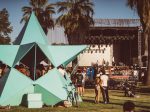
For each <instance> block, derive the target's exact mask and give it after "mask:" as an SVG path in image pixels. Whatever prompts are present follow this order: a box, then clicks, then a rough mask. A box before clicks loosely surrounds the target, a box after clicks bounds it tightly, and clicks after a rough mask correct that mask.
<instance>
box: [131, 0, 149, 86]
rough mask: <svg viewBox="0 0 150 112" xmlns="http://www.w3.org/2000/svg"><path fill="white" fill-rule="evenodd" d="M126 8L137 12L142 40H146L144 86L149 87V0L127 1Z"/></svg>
mask: <svg viewBox="0 0 150 112" xmlns="http://www.w3.org/2000/svg"><path fill="white" fill-rule="evenodd" d="M128 6H129V7H130V8H131V9H133V10H136V11H137V13H138V15H139V17H140V21H141V24H142V27H143V32H144V38H145V40H147V44H146V46H148V49H147V50H148V72H147V81H146V84H147V85H150V0H128ZM145 53H146V52H145Z"/></svg>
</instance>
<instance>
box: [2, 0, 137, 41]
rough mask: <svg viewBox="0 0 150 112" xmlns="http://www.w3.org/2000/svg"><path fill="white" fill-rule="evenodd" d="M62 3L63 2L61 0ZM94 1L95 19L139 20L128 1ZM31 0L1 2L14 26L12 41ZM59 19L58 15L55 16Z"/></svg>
mask: <svg viewBox="0 0 150 112" xmlns="http://www.w3.org/2000/svg"><path fill="white" fill-rule="evenodd" d="M56 1H59V0H49V2H50V3H54V2H56ZM60 1H61V0H60ZM93 1H94V5H95V6H94V11H95V14H94V18H106V19H109V18H114V19H121V18H130V19H135V18H139V17H138V16H137V14H136V12H134V11H132V10H131V9H129V8H128V7H127V6H126V1H127V0H93ZM28 2H29V0H0V10H2V9H3V8H6V9H7V10H8V12H9V15H10V17H9V21H10V22H11V25H12V26H13V32H12V33H11V34H10V36H11V37H12V40H14V38H16V37H17V36H18V34H19V32H20V31H21V29H22V27H23V23H22V24H20V20H21V18H22V14H23V13H22V11H21V8H22V7H23V6H28V5H29V4H28ZM54 17H57V15H54Z"/></svg>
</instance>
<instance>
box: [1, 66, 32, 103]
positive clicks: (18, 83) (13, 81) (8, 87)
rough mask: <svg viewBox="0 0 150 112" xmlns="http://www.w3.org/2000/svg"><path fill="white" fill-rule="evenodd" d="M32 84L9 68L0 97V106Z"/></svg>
mask: <svg viewBox="0 0 150 112" xmlns="http://www.w3.org/2000/svg"><path fill="white" fill-rule="evenodd" d="M32 83H33V81H32V80H31V79H30V78H28V77H26V76H25V75H22V74H21V73H20V72H19V71H17V70H15V69H13V68H11V71H10V73H9V76H8V79H7V82H6V84H5V87H4V89H3V91H2V94H1V97H0V105H3V103H4V102H5V101H6V100H8V99H9V98H11V97H13V96H14V95H16V94H17V93H18V92H20V91H22V90H24V88H26V87H28V86H29V85H31V84H32Z"/></svg>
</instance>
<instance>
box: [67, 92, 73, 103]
mask: <svg viewBox="0 0 150 112" xmlns="http://www.w3.org/2000/svg"><path fill="white" fill-rule="evenodd" d="M67 100H68V101H70V102H71V103H72V105H74V97H73V93H72V92H70V93H69V94H68V97H67Z"/></svg>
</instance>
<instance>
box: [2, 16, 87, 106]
mask: <svg viewBox="0 0 150 112" xmlns="http://www.w3.org/2000/svg"><path fill="white" fill-rule="evenodd" d="M56 38H57V37H56ZM86 47H87V46H86V45H80V46H75V45H74V46H69V45H65V46H56V45H55V46H52V45H49V44H48V40H47V37H46V35H45V34H44V32H43V30H42V28H41V26H40V24H39V23H38V20H37V18H36V17H35V15H34V13H32V14H31V16H30V19H29V21H28V22H27V23H26V24H25V26H24V27H23V29H22V31H21V32H20V34H19V35H18V38H17V39H16V41H15V42H14V45H0V51H1V53H0V60H1V61H2V62H3V63H5V64H7V65H8V66H9V71H8V72H7V74H5V75H4V76H3V77H2V78H1V79H0V105H1V106H6V105H11V106H18V105H20V104H21V103H23V102H24V96H25V95H26V94H28V93H41V94H42V101H43V103H44V104H46V105H55V104H56V103H58V102H60V101H62V100H66V98H67V94H68V93H67V91H66V89H65V86H66V85H67V84H68V82H70V80H69V79H67V80H66V79H65V78H64V77H63V76H62V75H61V74H60V72H59V71H58V69H57V67H58V66H60V65H64V66H66V65H67V64H68V63H69V62H71V61H72V60H73V59H74V58H75V57H76V56H77V55H78V54H79V53H81V52H82V51H83V50H84V49H85V48H86ZM45 58H47V59H48V60H49V61H50V62H51V63H52V65H53V66H54V68H53V69H52V70H49V71H48V72H47V73H46V74H45V75H43V76H42V77H40V78H36V77H37V76H36V72H35V71H36V66H37V64H38V63H40V62H41V61H43V60H44V59H45ZM18 63H23V64H24V65H27V66H28V67H29V68H31V67H32V69H33V72H32V74H31V75H32V76H33V78H30V77H27V76H26V75H24V74H23V73H21V72H19V71H18V70H17V69H16V68H15V66H16V65H17V64H18Z"/></svg>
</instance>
